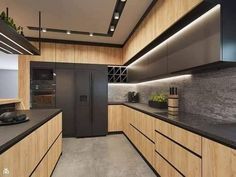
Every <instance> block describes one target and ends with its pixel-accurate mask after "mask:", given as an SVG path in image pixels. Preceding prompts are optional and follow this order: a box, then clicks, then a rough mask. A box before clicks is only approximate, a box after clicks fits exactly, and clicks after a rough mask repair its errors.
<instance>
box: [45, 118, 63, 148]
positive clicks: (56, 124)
mask: <svg viewBox="0 0 236 177" xmlns="http://www.w3.org/2000/svg"><path fill="white" fill-rule="evenodd" d="M61 131H62V113H60V114H58V115H57V116H56V117H54V118H53V119H51V120H50V121H49V122H48V148H49V147H50V146H51V145H52V143H53V142H54V141H55V140H56V138H57V137H58V135H59V134H60V133H61Z"/></svg>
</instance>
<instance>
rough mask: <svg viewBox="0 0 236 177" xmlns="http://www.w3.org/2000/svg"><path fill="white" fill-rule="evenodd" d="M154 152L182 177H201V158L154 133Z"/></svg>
mask: <svg viewBox="0 0 236 177" xmlns="http://www.w3.org/2000/svg"><path fill="white" fill-rule="evenodd" d="M156 150H157V152H158V153H160V154H161V155H162V156H163V157H164V158H165V159H166V160H167V161H168V162H170V163H171V164H172V165H173V166H174V167H175V168H176V169H178V170H179V171H180V172H181V173H182V174H183V175H184V176H191V177H199V176H201V158H200V157H198V156H196V155H194V154H193V153H191V152H190V151H188V150H186V149H185V148H183V147H181V146H180V145H178V144H176V143H175V142H173V141H171V140H169V139H167V138H166V137H164V136H163V135H161V134H159V133H156Z"/></svg>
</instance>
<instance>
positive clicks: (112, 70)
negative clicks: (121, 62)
mask: <svg viewBox="0 0 236 177" xmlns="http://www.w3.org/2000/svg"><path fill="white" fill-rule="evenodd" d="M108 82H109V83H126V82H128V70H127V68H126V67H124V66H108Z"/></svg>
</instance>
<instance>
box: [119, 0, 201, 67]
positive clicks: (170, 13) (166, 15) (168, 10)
mask: <svg viewBox="0 0 236 177" xmlns="http://www.w3.org/2000/svg"><path fill="white" fill-rule="evenodd" d="M202 1H203V0H178V1H176V0H158V2H157V3H156V4H155V6H154V7H153V8H152V10H151V11H150V13H149V14H148V15H147V16H146V17H145V19H144V20H143V22H142V23H141V24H140V26H139V27H138V28H137V29H136V31H135V32H134V33H133V35H132V36H131V38H130V39H129V40H128V42H127V43H126V44H125V46H124V49H123V63H126V62H128V61H129V60H130V59H131V58H132V57H134V56H135V55H136V54H137V53H138V52H140V51H141V50H142V49H143V48H144V47H146V46H147V45H148V44H149V43H150V42H152V41H153V40H154V39H155V38H156V37H158V36H160V35H161V34H162V33H163V32H164V31H166V30H167V29H168V28H169V27H170V26H171V25H173V24H174V23H176V22H177V21H178V20H179V19H180V18H182V17H183V16H184V15H186V14H187V13H188V12H189V11H191V10H192V9H193V8H194V7H196V6H197V5H199V4H200V3H201V2H202Z"/></svg>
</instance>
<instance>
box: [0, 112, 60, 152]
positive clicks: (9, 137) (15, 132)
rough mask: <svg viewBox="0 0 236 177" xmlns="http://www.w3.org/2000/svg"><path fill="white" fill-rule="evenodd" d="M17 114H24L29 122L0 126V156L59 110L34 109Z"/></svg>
mask: <svg viewBox="0 0 236 177" xmlns="http://www.w3.org/2000/svg"><path fill="white" fill-rule="evenodd" d="M17 112H19V113H23V114H26V115H27V117H29V119H30V120H29V121H28V122H25V123H21V124H15V125H8V126H0V154H1V153H3V152H5V151H6V150H7V149H9V148H10V147H12V146H13V145H14V144H16V143H17V142H19V141H20V140H22V139H23V138H25V137H26V136H27V135H29V134H30V133H32V132H33V131H34V130H36V129H37V128H39V127H40V126H41V125H43V124H44V123H46V122H47V121H49V120H50V119H52V118H53V117H54V116H56V115H57V114H58V113H60V112H61V110H60V109H35V110H25V111H17Z"/></svg>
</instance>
